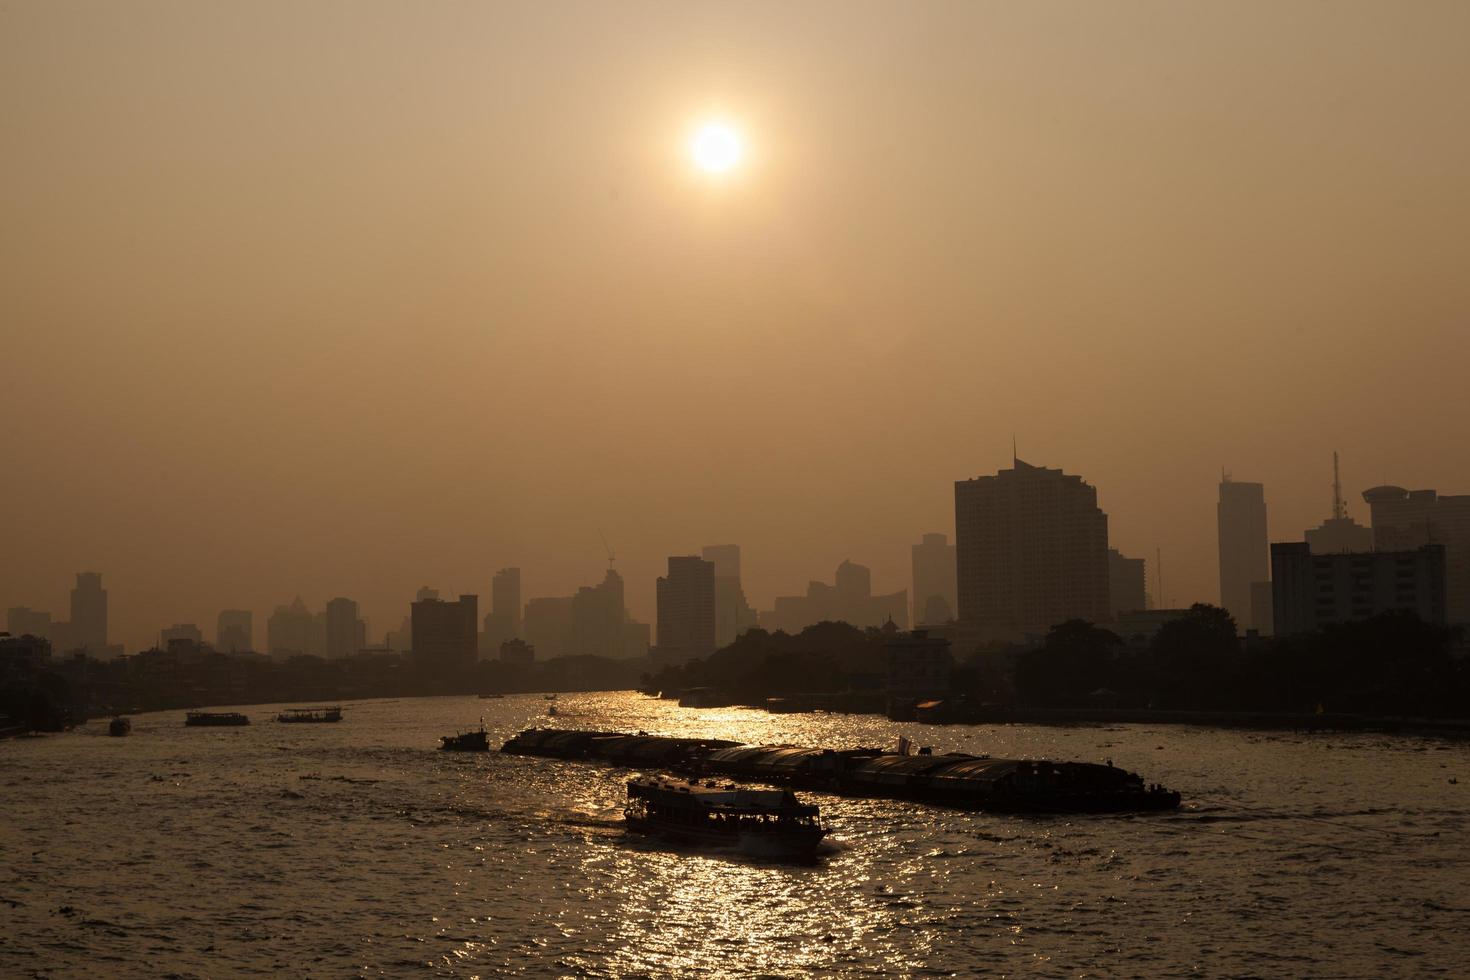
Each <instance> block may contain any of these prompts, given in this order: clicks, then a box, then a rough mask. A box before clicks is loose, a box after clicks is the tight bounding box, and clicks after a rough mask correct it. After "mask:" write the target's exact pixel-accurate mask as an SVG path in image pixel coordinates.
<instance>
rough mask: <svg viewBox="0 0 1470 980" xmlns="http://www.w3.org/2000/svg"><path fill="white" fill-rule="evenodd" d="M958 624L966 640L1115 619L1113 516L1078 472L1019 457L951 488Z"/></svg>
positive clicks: (1005, 637)
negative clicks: (1111, 604) (1080, 621)
mask: <svg viewBox="0 0 1470 980" xmlns="http://www.w3.org/2000/svg"><path fill="white" fill-rule="evenodd" d="M954 489H955V532H956V534H955V538H956V540H955V558H956V566H957V573H958V575H957V578H958V589H959V591H958V597H959V609H958V613H959V619H960V627H961V630H962V633H963V635H964V636H965V637H966V640H967V641H979V642H985V641H990V640H1015V639H1021V638H1023V637H1025V636H1028V635H1030V636H1043V635H1045V634H1046V632H1047V631H1048V630H1050V629H1051V627H1053V626H1055V625H1057V624H1058V623H1063V622H1066V621H1067V620H1069V619H1083V620H1087V621H1088V622H1092V623H1100V622H1104V621H1106V620H1107V619H1108V618H1109V606H1108V603H1109V591H1108V516H1107V514H1105V513H1103V512H1102V510H1101V509H1099V508H1098V506H1097V490H1096V489H1094V488H1093V487H1092V485H1091V484H1088V483H1086V482H1085V481H1084V480H1083V479H1082V478H1081V477H1080V476H1075V475H1072V474H1068V473H1064V472H1062V471H1061V470H1059V469H1047V468H1045V467H1041V466H1032V465H1031V464H1029V463H1026V462H1024V461H1022V460H1020V459H1016V460H1014V462H1013V465H1012V468H1011V469H1008V470H1001V471H999V472H998V473H996V474H995V475H994V476H982V477H977V478H975V479H973V480H960V481H957V482H956V483H955V488H954Z"/></svg>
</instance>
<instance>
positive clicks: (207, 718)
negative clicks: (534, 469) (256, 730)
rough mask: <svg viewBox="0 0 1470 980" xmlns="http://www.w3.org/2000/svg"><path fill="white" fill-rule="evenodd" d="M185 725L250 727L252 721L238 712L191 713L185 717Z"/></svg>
mask: <svg viewBox="0 0 1470 980" xmlns="http://www.w3.org/2000/svg"><path fill="white" fill-rule="evenodd" d="M184 724H185V725H188V726H190V727H197V726H201V725H203V726H207V727H212V726H218V725H248V724H250V719H249V718H247V717H245V716H244V715H242V714H240V712H238V711H191V712H189V713H188V714H187V715H185V716H184Z"/></svg>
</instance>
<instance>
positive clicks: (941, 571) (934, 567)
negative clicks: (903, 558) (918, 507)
mask: <svg viewBox="0 0 1470 980" xmlns="http://www.w3.org/2000/svg"><path fill="white" fill-rule="evenodd" d="M910 552H911V554H912V556H913V593H912V595H913V599H914V610H913V622H914V623H915V624H916V625H921V626H922V625H934V626H940V625H943V624H944V623H947V622H949V621H950V620H952V619H954V618H955V606H956V604H957V603H958V602H959V595H958V590H959V586H958V585H957V584H956V581H955V574H956V573H955V546H954V545H952V544H950V543H949V539H948V538H947V537H946V536H945V535H943V534H926V535H924V536H923V538H922V539H920V541H919V543H918V544H916V545H913V546H912V547H911V548H910Z"/></svg>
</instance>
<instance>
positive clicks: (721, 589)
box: [701, 544, 756, 647]
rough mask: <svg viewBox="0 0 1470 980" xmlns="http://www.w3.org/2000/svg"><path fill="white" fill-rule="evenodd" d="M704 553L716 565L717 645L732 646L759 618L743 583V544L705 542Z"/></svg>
mask: <svg viewBox="0 0 1470 980" xmlns="http://www.w3.org/2000/svg"><path fill="white" fill-rule="evenodd" d="M701 555H702V556H703V558H704V560H705V561H707V562H710V563H712V564H713V565H714V566H715V646H716V647H725V646H729V645H730V644H731V643H734V642H735V638H736V637H737V636H739V635H740V634H741V633H744V632H745V631H746V630H748V629H750V628H751V627H752V626H754V625H755V620H756V616H755V610H754V609H752V608H751V607H750V603H749V602H747V601H746V599H745V590H744V589H743V588H742V587H741V585H740V546H739V545H738V544H711V545H705V547H704V550H703V551H702V552H701Z"/></svg>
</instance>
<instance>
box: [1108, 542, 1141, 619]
mask: <svg viewBox="0 0 1470 980" xmlns="http://www.w3.org/2000/svg"><path fill="white" fill-rule="evenodd" d="M1147 608H1148V568H1147V565H1146V564H1145V563H1144V560H1143V559H1142V558H1127V557H1125V556H1124V555H1123V553H1122V552H1120V551H1119V550H1118V549H1117V548H1109V549H1108V610H1109V611H1110V612H1111V613H1112V618H1113V619H1114V620H1116V619H1117V618H1118V617H1119V615H1121V614H1122V613H1125V612H1134V611H1136V610H1140V609H1147Z"/></svg>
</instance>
